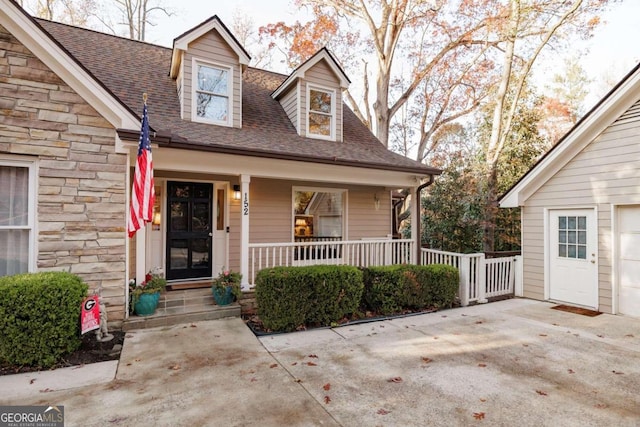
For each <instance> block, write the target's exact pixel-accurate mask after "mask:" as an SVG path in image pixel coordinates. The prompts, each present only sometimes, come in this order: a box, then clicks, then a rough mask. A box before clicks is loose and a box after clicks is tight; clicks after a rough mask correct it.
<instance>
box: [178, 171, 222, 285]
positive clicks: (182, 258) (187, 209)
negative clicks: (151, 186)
mask: <svg viewBox="0 0 640 427" xmlns="http://www.w3.org/2000/svg"><path fill="white" fill-rule="evenodd" d="M212 207H213V184H211V183H202V182H177V181H169V182H167V217H168V221H167V279H168V280H176V279H195V278H204V277H211V266H212V260H211V255H212V253H211V240H212V236H213V229H212V224H211V223H212V221H211V220H212Z"/></svg>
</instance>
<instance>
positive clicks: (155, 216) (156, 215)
mask: <svg viewBox="0 0 640 427" xmlns="http://www.w3.org/2000/svg"><path fill="white" fill-rule="evenodd" d="M161 219H162V217H161V216H160V212H156V213H154V214H153V221H152V224H153V225H160V220H161Z"/></svg>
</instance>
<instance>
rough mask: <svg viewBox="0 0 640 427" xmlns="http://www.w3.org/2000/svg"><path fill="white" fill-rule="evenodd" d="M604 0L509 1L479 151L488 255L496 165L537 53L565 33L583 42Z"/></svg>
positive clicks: (492, 238) (491, 242)
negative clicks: (490, 109) (488, 128)
mask: <svg viewBox="0 0 640 427" xmlns="http://www.w3.org/2000/svg"><path fill="white" fill-rule="evenodd" d="M607 2H608V0H575V1H572V2H568V1H566V0H528V1H527V0H509V2H508V9H507V18H506V19H505V20H504V22H503V25H501V26H499V27H497V28H498V30H499V33H498V34H497V36H496V39H497V40H500V43H498V45H497V48H498V52H499V53H500V55H499V57H498V58H496V64H497V66H499V67H500V68H501V77H500V81H499V84H498V86H497V90H496V92H495V95H494V96H493V97H492V101H493V102H492V105H493V114H492V119H491V122H492V123H491V125H492V126H491V133H490V135H489V138H488V142H487V144H485V145H484V147H485V152H484V158H485V174H486V182H487V194H486V203H485V209H484V211H485V218H484V250H485V251H487V252H489V251H493V248H494V246H495V245H494V243H495V218H496V215H497V209H498V204H497V194H498V163H499V159H500V157H501V154H502V153H503V151H504V149H505V145H506V142H507V140H508V139H509V137H510V134H511V132H512V129H513V120H514V117H515V116H516V112H517V111H518V106H519V105H518V104H519V102H520V100H521V95H522V92H523V89H524V87H525V85H526V82H527V79H528V77H529V76H530V74H531V69H532V67H533V65H534V64H535V63H536V60H537V59H538V57H539V55H540V52H541V51H542V50H543V49H544V48H545V47H547V46H549V45H551V44H552V43H560V42H562V41H563V40H564V41H566V40H567V38H568V36H569V34H568V32H569V31H575V32H577V33H578V34H580V35H582V36H584V37H588V36H590V35H591V34H592V31H593V28H594V27H595V26H596V25H597V24H598V23H599V19H598V17H597V14H598V13H599V12H601V11H602V9H603V7H604V6H605V5H606V4H607Z"/></svg>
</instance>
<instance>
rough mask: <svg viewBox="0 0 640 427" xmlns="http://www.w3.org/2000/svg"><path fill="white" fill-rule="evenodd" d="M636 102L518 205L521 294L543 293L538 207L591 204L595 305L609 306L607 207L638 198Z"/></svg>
mask: <svg viewBox="0 0 640 427" xmlns="http://www.w3.org/2000/svg"><path fill="white" fill-rule="evenodd" d="M639 134H640V102H639V103H636V105H634V106H633V107H632V108H631V109H629V111H628V112H627V113H625V114H623V115H622V117H621V118H620V119H619V120H617V121H616V122H615V123H614V124H612V125H611V126H610V127H609V128H607V129H606V130H605V131H604V132H603V133H602V134H601V135H600V136H599V137H598V138H596V139H595V140H594V141H593V142H591V143H590V144H589V145H588V146H587V147H585V149H584V150H583V151H582V152H580V153H579V154H578V155H576V156H575V157H574V158H573V159H571V161H569V162H568V163H567V165H565V167H564V168H563V169H562V170H560V171H559V172H558V173H556V174H555V175H554V176H553V177H552V178H551V179H550V180H549V181H548V182H547V183H545V184H544V185H543V186H542V187H541V188H540V189H539V190H538V191H537V192H536V193H535V194H534V195H533V196H532V197H531V198H530V199H529V200H527V201H526V203H525V207H524V209H523V221H524V224H525V227H524V230H523V242H522V251H523V255H524V258H525V261H524V288H525V295H526V296H532V297H535V298H540V299H542V298H543V297H544V272H543V267H542V266H544V240H543V239H544V230H542V228H541V227H542V224H543V221H544V208H574V207H575V208H578V207H591V206H594V207H596V208H597V220H598V294H599V295H598V304H599V309H600V310H601V311H604V312H611V310H612V301H611V298H612V296H611V295H612V283H611V273H612V268H613V264H614V260H613V259H612V245H613V242H612V238H611V227H612V219H611V206H612V205H614V204H620V203H624V204H628V203H640V191H639V183H640V144H638V135H639Z"/></svg>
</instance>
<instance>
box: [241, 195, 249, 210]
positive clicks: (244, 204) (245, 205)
mask: <svg viewBox="0 0 640 427" xmlns="http://www.w3.org/2000/svg"><path fill="white" fill-rule="evenodd" d="M242 214H243V215H249V195H248V194H247V193H244V200H243V201H242Z"/></svg>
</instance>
